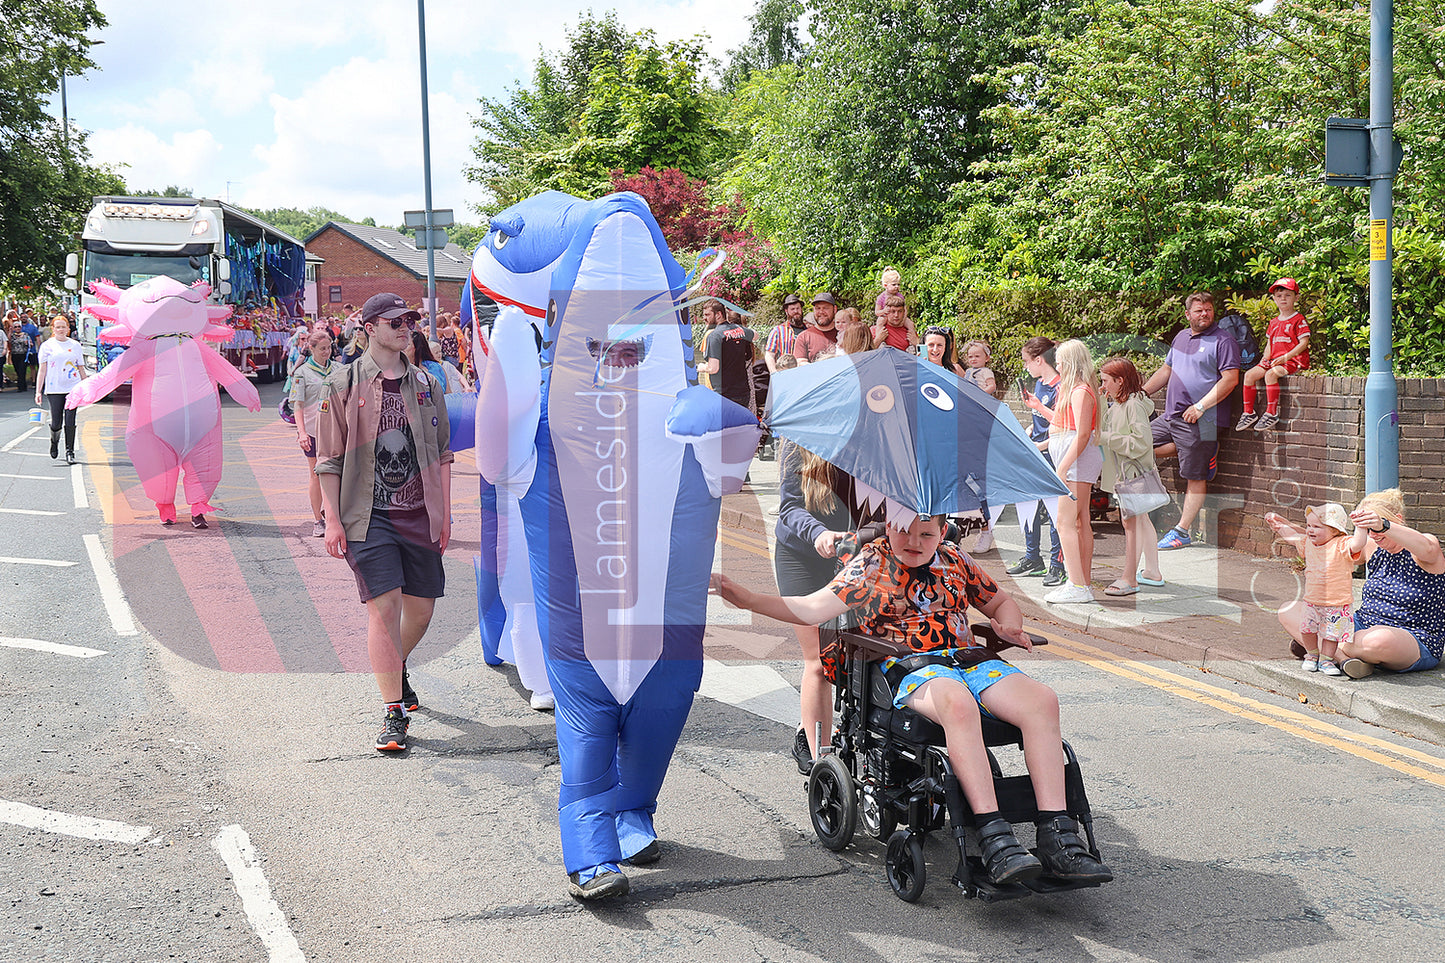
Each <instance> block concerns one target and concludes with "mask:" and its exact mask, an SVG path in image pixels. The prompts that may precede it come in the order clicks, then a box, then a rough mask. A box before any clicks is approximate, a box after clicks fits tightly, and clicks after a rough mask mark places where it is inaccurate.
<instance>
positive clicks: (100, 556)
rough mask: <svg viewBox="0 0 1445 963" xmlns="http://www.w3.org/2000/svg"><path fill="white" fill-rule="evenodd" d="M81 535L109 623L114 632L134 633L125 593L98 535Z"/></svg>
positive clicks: (133, 620)
mask: <svg viewBox="0 0 1445 963" xmlns="http://www.w3.org/2000/svg"><path fill="white" fill-rule="evenodd" d="M82 537H83V538H84V539H85V553H86V554H87V555H89V556H90V567H91V568H92V569H94V571H95V580H96V582H98V583H100V598H101V601H103V602H104V603H105V612H106V614H107V615H109V616H110V624H111V625H113V626H115V634H116V635H135V634H136V628H135V617H134V616H132V615H131V612H130V604H129V603H127V602H126V600H125V593H124V592H122V591H121V589H120V579H118V578H116V577H115V570H114V569H113V568H111V567H110V561H109V560H108V559H107V558H106V557H105V549H104V548H102V547H101V544H100V536H99V535H96V534H90V535H85V536H82Z"/></svg>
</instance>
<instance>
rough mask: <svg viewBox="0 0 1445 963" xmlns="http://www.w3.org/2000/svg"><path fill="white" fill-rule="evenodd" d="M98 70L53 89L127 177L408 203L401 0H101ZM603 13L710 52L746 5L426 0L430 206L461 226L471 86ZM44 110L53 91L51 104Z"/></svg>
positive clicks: (727, 36) (260, 193) (467, 191)
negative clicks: (584, 14)
mask: <svg viewBox="0 0 1445 963" xmlns="http://www.w3.org/2000/svg"><path fill="white" fill-rule="evenodd" d="M100 7H101V9H102V11H103V12H104V13H105V15H106V17H107V19H108V20H109V21H110V25H109V26H108V27H106V28H105V29H104V30H102V31H100V32H99V33H98V34H97V35H96V37H97V39H100V40H103V41H105V42H104V44H103V45H100V46H97V47H95V48H93V49H92V55H93V57H94V58H95V60H96V62H97V64H98V65H99V67H100V69H99V70H97V71H92V72H90V73H88V74H86V75H85V76H83V77H79V78H71V79H70V80H69V82H68V85H67V94H68V103H69V112H70V122H71V124H72V125H73V126H76V127H81V128H84V129H86V130H88V131H90V132H91V136H90V141H89V143H90V148H91V152H92V156H93V158H94V160H96V161H97V162H100V163H105V164H112V165H116V166H118V167H119V166H121V165H124V167H122V169H121V173H122V176H124V177H125V179H126V183H127V184H128V185H129V186H130V187H131V188H133V189H138V190H140V189H147V188H151V189H156V190H160V189H162V188H164V187H166V186H167V185H170V184H174V185H177V186H180V187H189V188H191V189H192V190H194V191H195V192H196V193H198V194H199V195H201V196H205V197H220V198H222V199H225V198H227V197H229V198H230V200H231V201H232V202H234V203H237V204H241V205H244V206H247V207H255V208H271V207H297V208H309V207H312V206H318V205H319V206H322V207H327V208H330V209H332V210H335V211H340V212H342V213H344V214H347V215H349V216H351V217H354V218H357V219H360V218H363V217H374V218H376V220H377V222H378V223H381V224H395V223H399V222H400V221H401V215H402V212H403V211H405V210H418V209H420V208H421V207H422V206H423V200H422V199H423V181H422V147H421V96H420V90H421V82H420V71H419V62H418V38H417V7H416V3H415V2H412V0H242V2H238V3H218V2H213V0H196V2H192V3H189V4H179V3H174V2H169V0H167V2H160V0H101V2H100ZM589 8H590V9H593V10H594V11H596V13H597V14H598V15H599V16H600V15H601V14H602V13H603V12H604V11H606V10H608V9H615V10H616V11H617V13H618V15H619V17H620V18H621V20H622V22H623V24H625V25H626V26H627V27H628V29H631V30H640V29H643V28H651V29H653V30H655V31H656V32H657V35H658V37H659V39H661V40H664V41H665V40H671V39H679V38H683V37H690V36H693V35H695V34H698V33H704V32H705V33H707V34H708V35H709V36H710V37H711V43H710V49H711V51H712V53H713V55H714V56H715V57H717V58H719V59H722V58H723V57H724V54H725V52H726V51H727V49H729V48H731V47H736V46H738V45H739V44H740V43H741V42H742V41H743V39H744V38H745V37H746V35H747V30H748V24H747V15H748V14H749V13H750V12H751V11H752V3H751V2H741V3H726V2H718V0H666V2H656V0H654V2H641V0H616V2H614V3H610V4H609V3H605V2H604V3H598V4H586V3H579V2H578V0H527V2H525V3H516V2H511V3H505V2H503V3H498V2H493V0H470V2H469V0H427V3H426V32H427V73H428V85H427V86H428V88H429V107H430V117H431V124H430V126H431V159H432V164H431V166H432V204H433V206H434V207H436V208H447V207H450V208H454V209H455V210H456V213H457V219H458V220H462V221H471V222H475V221H477V220H479V218H478V216H477V215H476V214H474V213H473V212H472V211H471V205H472V204H474V203H477V202H478V201H481V200H482V199H483V192H482V191H481V189H480V188H479V187H477V186H476V185H473V184H470V183H468V182H467V181H466V180H465V178H464V177H463V176H462V168H463V166H465V165H466V164H467V163H468V162H469V161H470V160H471V145H472V142H473V140H474V135H473V133H472V127H471V121H470V116H471V115H472V114H474V113H475V110H476V102H477V98H478V97H482V96H487V97H495V96H500V95H502V94H504V93H505V91H506V90H507V88H508V87H509V85H511V84H512V83H514V82H517V81H522V82H524V83H525V82H528V81H529V80H530V73H531V65H532V63H533V61H534V60H535V59H536V56H537V52H538V50H539V48H541V47H545V48H546V49H547V50H548V51H554V50H556V49H557V48H558V47H559V46H560V45H561V43H562V42H563V40H564V30H565V29H566V28H568V27H570V26H572V25H573V24H575V23H576V20H577V17H578V14H579V12H581V11H584V10H587V9H589ZM54 109H55V112H56V113H57V114H58V113H59V103H58V101H57V102H56V103H55V105H54Z"/></svg>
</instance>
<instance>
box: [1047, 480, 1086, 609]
mask: <svg viewBox="0 0 1445 963" xmlns="http://www.w3.org/2000/svg"><path fill="white" fill-rule="evenodd" d="M1068 485H1069V491H1071V492H1073V494H1074V499H1073V501H1072V502H1071V501H1070V500H1069V499H1067V498H1063V497H1061V498H1059V508H1058V511H1057V512H1055V518H1056V519H1057V520H1058V523H1059V547H1060V548H1061V549H1062V550H1063V552H1064V568H1065V570H1067V571H1068V573H1069V581H1070V582H1072V583H1074V584H1075V585H1088V584H1089V583H1090V581H1091V580H1092V579H1093V574H1094V523H1093V521H1091V520H1090V518H1089V493H1090V491H1091V490H1092V489H1093V487H1094V486H1093V483H1091V482H1074V481H1071V482H1069V483H1068Z"/></svg>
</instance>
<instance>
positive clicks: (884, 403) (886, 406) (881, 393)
mask: <svg viewBox="0 0 1445 963" xmlns="http://www.w3.org/2000/svg"><path fill="white" fill-rule="evenodd" d="M863 400H864V401H866V402H867V403H868V409H869V410H870V411H873V412H875V413H877V414H880V415H881V414H883V413H885V412H889V411H892V410H893V389H891V388H889V387H887V386H886V385H878V386H876V387H873V388H870V389H868V393H867V394H866V395H864V396H863Z"/></svg>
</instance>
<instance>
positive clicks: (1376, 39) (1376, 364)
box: [1365, 0, 1400, 492]
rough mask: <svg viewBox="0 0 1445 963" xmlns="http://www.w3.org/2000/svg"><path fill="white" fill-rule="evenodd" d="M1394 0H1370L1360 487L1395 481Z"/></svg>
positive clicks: (1394, 483)
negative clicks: (1366, 335)
mask: <svg viewBox="0 0 1445 963" xmlns="http://www.w3.org/2000/svg"><path fill="white" fill-rule="evenodd" d="M1394 18H1395V11H1394V3H1393V0H1370V175H1369V176H1370V376H1369V377H1368V378H1367V379H1365V491H1367V492H1374V491H1379V490H1380V489H1382V488H1394V487H1395V486H1397V485H1398V484H1399V483H1400V432H1399V428H1398V427H1397V424H1396V422H1397V414H1396V413H1397V405H1398V396H1397V392H1396V387H1395V372H1394V357H1393V355H1394V332H1393V329H1392V322H1393V319H1392V311H1391V302H1392V297H1391V294H1392V289H1393V285H1394V266H1393V264H1392V258H1393V257H1394V253H1395V252H1394V238H1393V237H1392V236H1391V235H1392V233H1393V231H1392V228H1393V227H1394V225H1393V223H1392V221H1393V217H1392V207H1393V204H1394V176H1395V159H1394V119H1395V99H1394V86H1393V84H1394V77H1395V50H1394V48H1395V40H1394Z"/></svg>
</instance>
